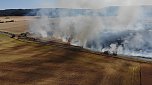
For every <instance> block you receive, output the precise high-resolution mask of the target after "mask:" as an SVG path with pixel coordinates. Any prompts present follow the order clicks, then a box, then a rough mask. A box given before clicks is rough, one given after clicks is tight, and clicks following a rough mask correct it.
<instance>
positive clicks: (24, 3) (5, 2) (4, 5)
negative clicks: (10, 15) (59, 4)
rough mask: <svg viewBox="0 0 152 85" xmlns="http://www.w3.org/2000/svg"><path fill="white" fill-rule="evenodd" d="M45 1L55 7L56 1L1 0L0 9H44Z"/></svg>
mask: <svg viewBox="0 0 152 85" xmlns="http://www.w3.org/2000/svg"><path fill="white" fill-rule="evenodd" d="M44 1H45V2H48V3H49V7H54V4H55V1H56V0H0V9H18V8H19V9H24V8H42V7H44V6H43V4H42V3H43V2H44Z"/></svg>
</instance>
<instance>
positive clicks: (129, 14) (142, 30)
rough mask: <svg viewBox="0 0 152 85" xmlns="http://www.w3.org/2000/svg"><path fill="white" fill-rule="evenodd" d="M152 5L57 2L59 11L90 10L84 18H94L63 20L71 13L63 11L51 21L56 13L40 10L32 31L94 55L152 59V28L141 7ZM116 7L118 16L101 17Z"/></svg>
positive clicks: (142, 0)
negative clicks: (106, 53) (91, 51)
mask: <svg viewBox="0 0 152 85" xmlns="http://www.w3.org/2000/svg"><path fill="white" fill-rule="evenodd" d="M43 4H45V2H44V3H43ZM150 4H152V1H151V0H126V1H122V0H91V1H88V0H57V1H56V4H55V7H56V8H59V7H60V8H68V9H70V8H71V9H73V10H74V9H83V10H88V9H89V11H85V14H88V13H90V12H91V13H92V15H78V16H63V15H65V14H68V13H67V11H64V10H62V12H59V14H58V15H59V16H58V17H56V18H51V16H50V14H54V15H56V12H52V11H51V10H50V9H40V10H39V12H38V13H37V15H38V16H39V17H38V18H36V19H35V20H33V21H32V22H30V23H31V24H30V29H29V31H30V32H32V33H35V34H37V35H40V36H41V37H44V38H49V39H51V38H52V39H60V40H62V41H63V42H68V43H70V44H72V45H76V46H81V47H84V48H86V49H90V50H93V51H99V52H104V51H109V52H110V53H118V54H123V55H132V56H144V57H152V56H151V54H152V37H151V36H152V28H146V27H145V22H144V19H145V18H143V16H144V15H143V13H142V12H143V10H142V6H143V5H150ZM43 6H44V5H43ZM115 6H117V7H118V11H117V15H115V16H108V14H109V13H111V12H108V13H105V14H104V16H100V15H99V14H100V13H101V12H103V13H104V12H107V11H103V9H107V8H108V7H115ZM46 7H48V3H47V6H46ZM44 8H45V7H44ZM75 14H77V12H75ZM106 14H107V15H106Z"/></svg>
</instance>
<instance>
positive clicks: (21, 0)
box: [0, 0, 152, 9]
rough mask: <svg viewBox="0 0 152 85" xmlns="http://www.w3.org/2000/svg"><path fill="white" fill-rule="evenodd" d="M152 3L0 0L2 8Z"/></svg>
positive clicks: (148, 0)
mask: <svg viewBox="0 0 152 85" xmlns="http://www.w3.org/2000/svg"><path fill="white" fill-rule="evenodd" d="M137 4H140V5H152V0H0V9H24V8H52V7H53V8H54V7H62V8H102V7H104V6H111V5H118V6H122V5H123V6H124V5H137Z"/></svg>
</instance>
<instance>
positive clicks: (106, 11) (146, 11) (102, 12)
mask: <svg viewBox="0 0 152 85" xmlns="http://www.w3.org/2000/svg"><path fill="white" fill-rule="evenodd" d="M119 8H120V7H119V6H111V7H105V8H102V9H96V10H92V9H68V8H41V9H6V10H0V16H36V15H40V13H39V10H42V12H43V14H47V16H50V17H64V16H117V13H118V11H119ZM151 9H152V6H142V7H141V11H142V15H143V16H146V17H152V10H151Z"/></svg>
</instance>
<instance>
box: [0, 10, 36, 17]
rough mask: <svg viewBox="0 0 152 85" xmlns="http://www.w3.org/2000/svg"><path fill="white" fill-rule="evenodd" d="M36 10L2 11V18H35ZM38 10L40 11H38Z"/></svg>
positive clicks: (0, 14) (0, 12) (0, 13)
mask: <svg viewBox="0 0 152 85" xmlns="http://www.w3.org/2000/svg"><path fill="white" fill-rule="evenodd" d="M33 10H35V11H36V9H6V10H0V16H26V15H27V16H35V15H36V12H34V11H33ZM37 10H38V9H37Z"/></svg>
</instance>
